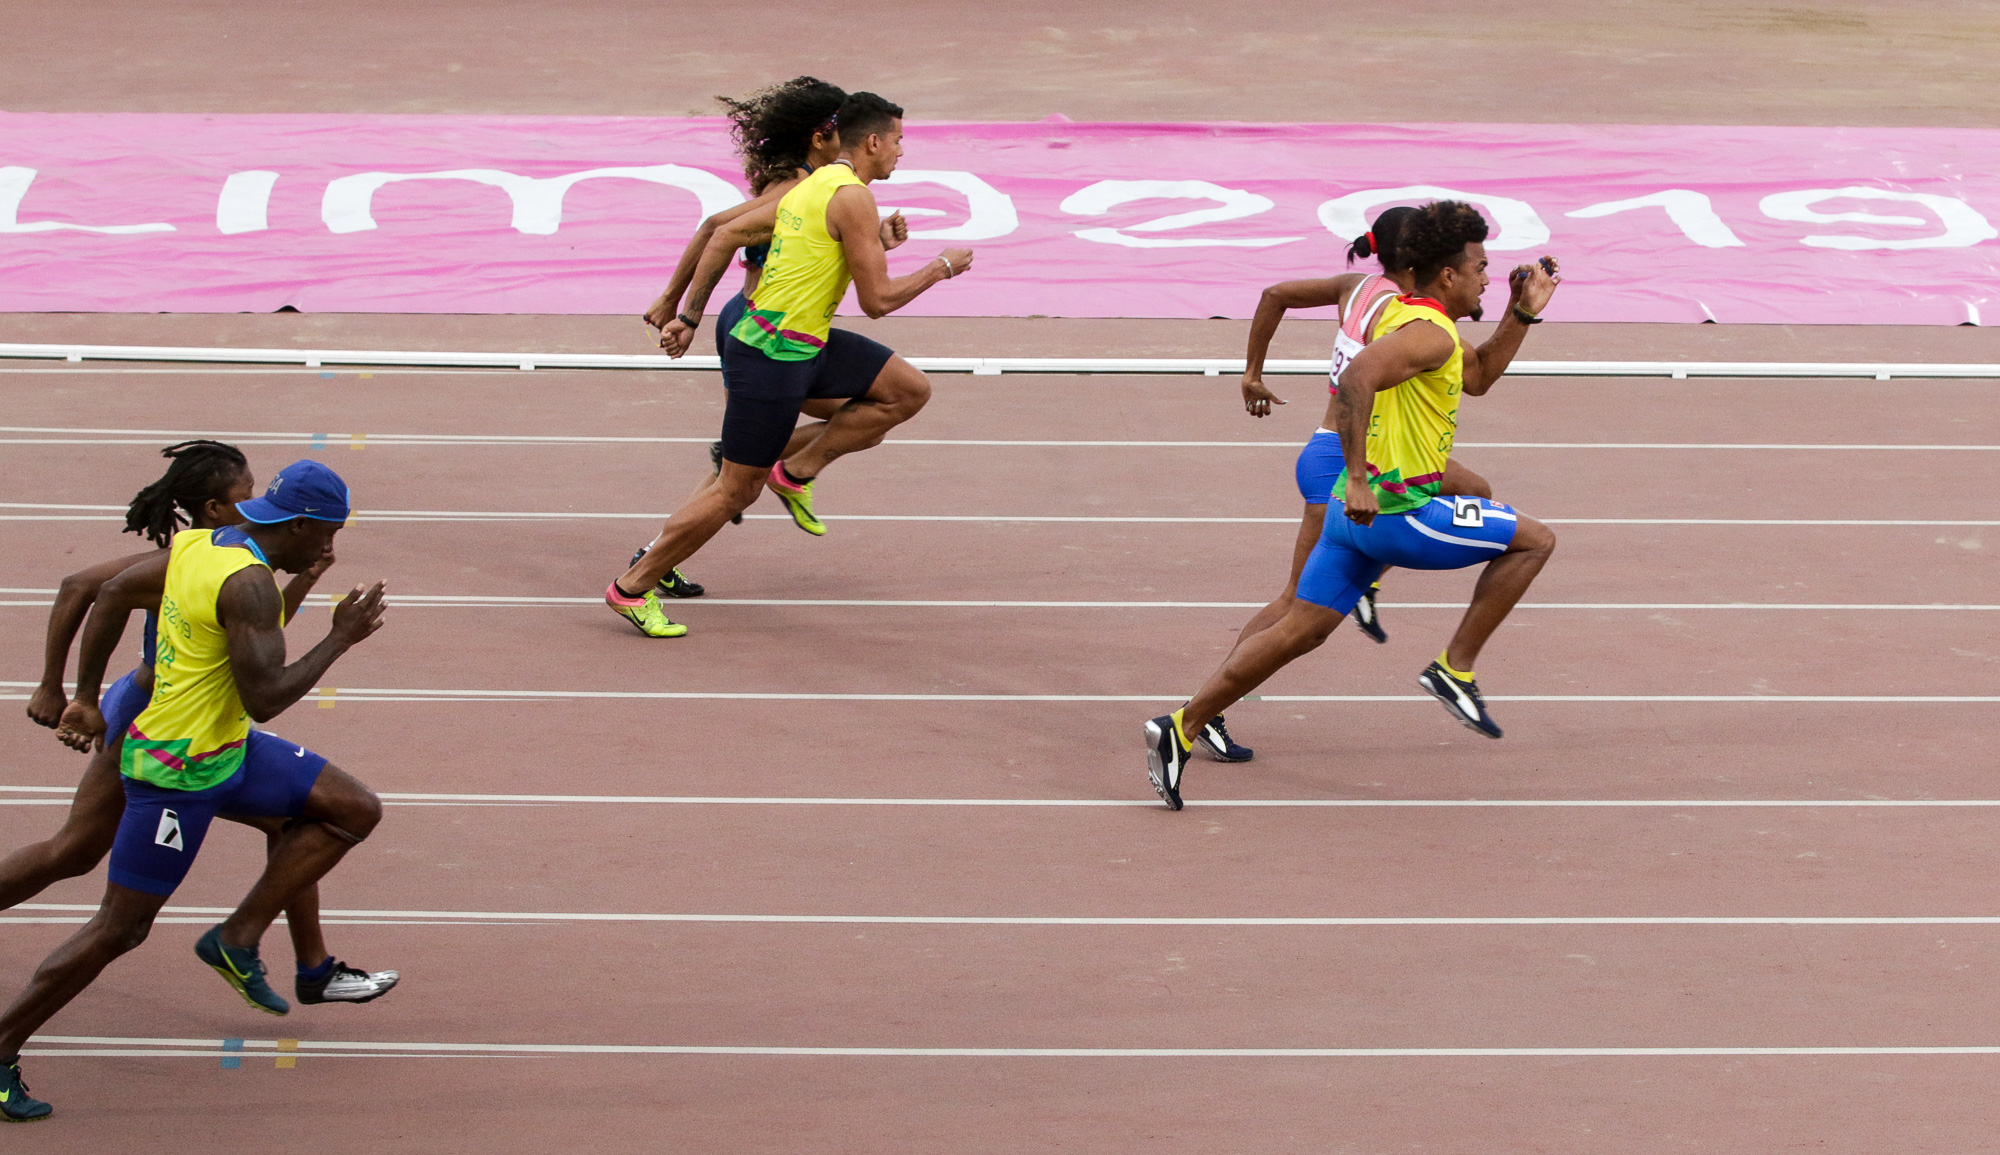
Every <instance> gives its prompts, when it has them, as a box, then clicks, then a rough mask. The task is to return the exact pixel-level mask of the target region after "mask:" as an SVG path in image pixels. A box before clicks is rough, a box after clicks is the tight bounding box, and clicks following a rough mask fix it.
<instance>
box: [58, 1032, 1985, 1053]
mask: <svg viewBox="0 0 2000 1155" xmlns="http://www.w3.org/2000/svg"><path fill="white" fill-rule="evenodd" d="M231 1042H235V1043H236V1047H235V1048H231V1049H229V1050H227V1051H225V1050H224V1049H223V1048H224V1040H222V1039H167V1038H125V1037H108V1036H100V1035H37V1036H35V1038H34V1039H32V1040H30V1044H29V1046H28V1047H27V1048H25V1049H24V1050H23V1052H22V1053H23V1054H27V1055H46V1056H66V1057H72V1058H74V1057H80V1056H83V1055H95V1056H99V1057H120V1058H141V1057H154V1058H173V1057H199V1058H203V1059H214V1058H216V1057H217V1056H220V1055H224V1054H229V1055H244V1054H254V1055H256V1056H258V1057H260V1058H262V1057H266V1056H272V1055H276V1054H278V1053H280V1051H279V1044H280V1042H281V1040H278V1039H244V1040H241V1041H240V1042H239V1041H236V1040H231ZM282 1042H283V1043H284V1044H285V1047H284V1051H283V1053H285V1054H296V1055H309V1056H312V1057H314V1058H337V1057H354V1058H361V1057H368V1058H388V1057H398V1058H419V1057H438V1058H457V1059H464V1058H483V1057H491V1056H529V1057H532V1056H554V1055H743V1056H797V1057H802V1058H804V1057H818V1058H909V1059H1590V1058H1604V1059H1618V1058H1756V1057H1770V1058H1781V1057H1829V1058H1831V1057H1842V1056H1847V1057H1868V1056H1888V1055H1934V1056H1944V1055H2000V1046H1962V1047H1948V1046H1940V1047H1923V1046H1872V1047H1871V1046H1843V1047H1811V1046H1806V1047H785V1046H760V1047H750V1046H694V1045H687V1046H673V1045H661V1044H641V1043H435V1042H384V1041H380V1040H375V1041H354V1042H349V1041H338V1042H336V1041H332V1040H321V1039H296V1040H293V1039H286V1040H282ZM44 1047H47V1048H56V1049H50V1050H42V1049H40V1048H44ZM60 1048H79V1049H74V1050H66V1049H60ZM97 1048H103V1049H102V1050H99V1049H97ZM236 1048H240V1049H236ZM294 1048H296V1049H294Z"/></svg>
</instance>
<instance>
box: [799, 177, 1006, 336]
mask: <svg viewBox="0 0 2000 1155" xmlns="http://www.w3.org/2000/svg"><path fill="white" fill-rule="evenodd" d="M826 231H827V235H828V236H830V237H832V238H833V239H834V240H836V241H839V242H840V247H841V250H842V251H843V252H844V253H845V254H846V257H847V272H848V275H849V276H851V277H853V278H854V298H855V300H857V301H859V302H860V304H861V311H862V312H864V313H866V314H868V315H869V316H870V317H886V316H888V315H889V314H890V313H893V312H895V311H896V310H898V309H900V308H902V307H903V306H904V305H907V304H909V303H910V302H911V301H914V300H916V299H917V295H918V294H920V293H922V292H923V291H924V290H925V289H928V288H930V287H931V286H932V285H935V284H937V283H938V282H939V281H943V280H948V279H950V278H952V277H955V276H958V275H959V274H960V273H963V272H965V271H966V270H967V269H969V268H971V267H972V250H971V249H946V250H945V251H944V253H943V254H942V255H941V256H939V257H937V258H936V259H934V260H932V261H931V262H930V263H928V264H926V265H925V266H924V267H923V268H921V269H918V270H917V271H916V272H914V273H905V274H904V275H903V276H900V277H894V278H892V277H890V276H889V257H888V253H887V251H886V250H885V249H884V248H883V246H882V232H883V230H882V220H881V214H880V213H879V212H877V211H876V209H875V194H873V193H871V192H869V191H868V188H867V186H865V185H858V184H855V185H846V186H844V187H842V188H840V189H838V190H836V191H835V192H834V194H833V199H832V200H831V201H829V202H827V206H826Z"/></svg>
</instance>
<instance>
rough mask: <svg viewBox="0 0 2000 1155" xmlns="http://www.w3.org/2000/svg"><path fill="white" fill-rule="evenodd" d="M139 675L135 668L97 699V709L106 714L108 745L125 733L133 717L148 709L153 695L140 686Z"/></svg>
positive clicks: (106, 740) (106, 739)
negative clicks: (147, 706)
mask: <svg viewBox="0 0 2000 1155" xmlns="http://www.w3.org/2000/svg"><path fill="white" fill-rule="evenodd" d="M138 676H139V671H137V670H133V671H132V672H131V673H129V674H126V675H125V676H124V677H122V678H120V679H118V680H117V681H115V682H113V683H111V688H110V689H108V690H106V691H104V693H103V695H102V696H101V697H99V698H98V699H97V710H98V712H99V713H100V714H103V715H104V741H105V744H106V745H109V744H110V743H111V742H112V741H113V740H114V739H116V738H118V737H119V736H121V735H122V734H124V733H125V730H126V728H127V727H129V726H130V725H131V724H132V719H134V718H136V717H138V716H139V715H140V713H142V712H143V711H144V710H145V709H146V703H147V701H148V700H150V697H151V696H150V695H149V694H147V693H146V691H144V690H141V689H140V688H139V685H138V681H137V679H138Z"/></svg>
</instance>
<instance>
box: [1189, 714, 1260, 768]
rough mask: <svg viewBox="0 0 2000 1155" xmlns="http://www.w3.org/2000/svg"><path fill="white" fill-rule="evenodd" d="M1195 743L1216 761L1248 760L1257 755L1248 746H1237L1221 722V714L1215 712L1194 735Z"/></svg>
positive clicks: (1226, 727)
mask: <svg viewBox="0 0 2000 1155" xmlns="http://www.w3.org/2000/svg"><path fill="white" fill-rule="evenodd" d="M1194 741H1195V745H1197V746H1200V747H1201V748H1202V749H1204V750H1206V751H1208V756H1209V757H1211V758H1213V759H1215V760H1216V761H1217V762H1248V761H1249V760H1250V759H1252V758H1255V757H1256V756H1257V752H1256V751H1255V750H1252V749H1250V747H1248V746H1238V745H1237V744H1236V742H1235V740H1234V739H1232V738H1230V736H1229V727H1228V726H1226V725H1224V724H1223V721H1222V715H1220V714H1217V715H1216V716H1215V717H1213V718H1211V719H1209V723H1208V725H1206V726H1203V727H1202V728H1201V733H1199V734H1196V735H1195V736H1194Z"/></svg>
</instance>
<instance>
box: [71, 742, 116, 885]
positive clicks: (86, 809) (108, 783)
mask: <svg viewBox="0 0 2000 1155" xmlns="http://www.w3.org/2000/svg"><path fill="white" fill-rule="evenodd" d="M118 750H119V743H118V741H117V737H116V735H113V736H112V740H111V741H110V742H109V743H108V744H106V746H105V747H104V749H102V750H99V751H98V752H96V753H95V754H92V755H91V756H90V765H89V766H88V767H86V768H85V769H84V772H83V780H82V781H81V782H78V783H77V784H76V797H75V798H74V799H73V800H72V801H71V802H70V804H69V814H68V816H66V817H65V818H64V819H63V824H62V832H61V833H60V834H59V835H58V836H57V837H58V838H60V839H61V840H62V841H63V842H65V843H67V844H70V845H71V846H74V847H82V848H88V849H89V850H91V851H92V852H93V854H95V855H97V856H102V855H103V854H105V853H106V852H107V851H109V850H110V849H111V841H112V839H113V838H115V837H117V835H118V820H119V819H120V818H121V817H123V816H124V814H125V783H124V779H123V777H122V776H121V775H120V774H119V773H118Z"/></svg>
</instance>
